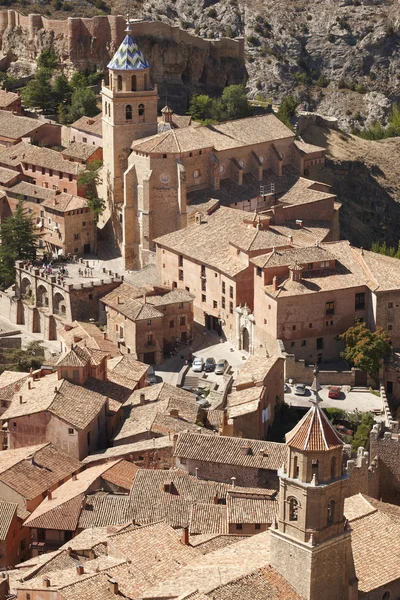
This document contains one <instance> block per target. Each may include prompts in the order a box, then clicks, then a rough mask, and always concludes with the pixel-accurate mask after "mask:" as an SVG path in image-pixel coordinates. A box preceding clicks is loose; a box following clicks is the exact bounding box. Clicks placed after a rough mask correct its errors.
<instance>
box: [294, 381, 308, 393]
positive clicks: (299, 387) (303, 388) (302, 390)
mask: <svg viewBox="0 0 400 600" xmlns="http://www.w3.org/2000/svg"><path fill="white" fill-rule="evenodd" d="M294 393H295V394H296V396H305V395H306V386H305V385H304V383H296V385H295V386H294Z"/></svg>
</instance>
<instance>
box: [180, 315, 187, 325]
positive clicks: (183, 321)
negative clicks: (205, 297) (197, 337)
mask: <svg viewBox="0 0 400 600" xmlns="http://www.w3.org/2000/svg"><path fill="white" fill-rule="evenodd" d="M179 325H182V326H183V325H186V317H181V318H180V319H179Z"/></svg>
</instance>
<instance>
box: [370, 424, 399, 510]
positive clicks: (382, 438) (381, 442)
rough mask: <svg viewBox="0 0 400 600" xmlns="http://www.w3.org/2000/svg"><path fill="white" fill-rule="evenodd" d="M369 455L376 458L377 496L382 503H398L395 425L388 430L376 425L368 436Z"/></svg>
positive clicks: (396, 432) (397, 442) (397, 447)
mask: <svg viewBox="0 0 400 600" xmlns="http://www.w3.org/2000/svg"><path fill="white" fill-rule="evenodd" d="M369 444H370V455H371V456H373V457H377V459H378V466H379V494H380V497H381V499H382V500H383V501H384V502H390V503H392V504H398V503H399V501H400V435H399V432H398V427H397V423H396V424H393V425H392V427H391V428H390V429H386V428H385V427H384V425H383V424H380V425H378V424H376V425H374V427H373V428H372V431H371V433H370V436H369Z"/></svg>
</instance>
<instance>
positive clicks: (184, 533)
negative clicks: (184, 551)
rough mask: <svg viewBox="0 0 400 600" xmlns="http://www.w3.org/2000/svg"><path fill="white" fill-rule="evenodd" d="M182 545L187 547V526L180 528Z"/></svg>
mask: <svg viewBox="0 0 400 600" xmlns="http://www.w3.org/2000/svg"><path fill="white" fill-rule="evenodd" d="M182 544H184V545H185V546H189V525H185V527H183V528H182Z"/></svg>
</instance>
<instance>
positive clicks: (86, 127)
mask: <svg viewBox="0 0 400 600" xmlns="http://www.w3.org/2000/svg"><path fill="white" fill-rule="evenodd" d="M102 116H103V115H102V113H99V114H98V115H96V116H95V117H81V118H80V119H78V120H77V121H75V122H74V123H72V124H71V125H70V127H71V129H78V130H79V131H86V132H87V133H90V134H92V135H98V136H99V137H101V134H102Z"/></svg>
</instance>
